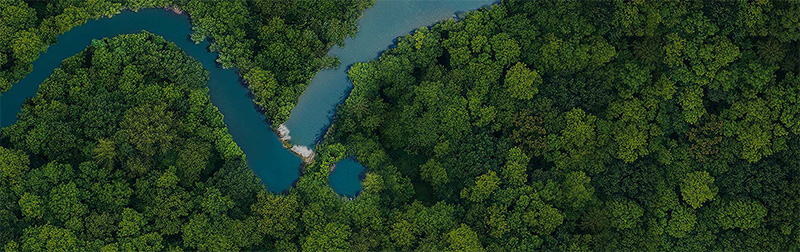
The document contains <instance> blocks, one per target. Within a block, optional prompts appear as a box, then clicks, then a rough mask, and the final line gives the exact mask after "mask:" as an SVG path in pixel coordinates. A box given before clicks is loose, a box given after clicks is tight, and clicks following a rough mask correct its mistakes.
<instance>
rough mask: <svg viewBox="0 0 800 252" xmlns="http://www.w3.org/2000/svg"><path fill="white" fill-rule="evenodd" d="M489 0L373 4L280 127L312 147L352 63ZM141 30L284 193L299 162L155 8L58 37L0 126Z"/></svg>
mask: <svg viewBox="0 0 800 252" xmlns="http://www.w3.org/2000/svg"><path fill="white" fill-rule="evenodd" d="M492 2H494V1H492V0H456V1H448V0H440V1H426V0H420V1H399V0H377V1H376V3H375V5H374V6H373V7H372V8H370V9H368V10H366V11H365V13H364V16H363V17H362V18H361V20H359V25H360V31H359V32H358V34H356V36H355V38H349V39H347V40H346V42H345V45H346V46H345V47H343V48H334V49H332V50H331V53H332V54H334V55H336V56H338V57H339V58H340V59H341V62H342V64H341V65H340V66H339V67H338V68H336V69H329V70H324V71H321V72H320V73H318V74H317V75H316V76H315V77H314V79H313V81H312V82H311V85H309V86H308V89H307V90H306V91H305V93H304V94H303V95H302V96H301V97H300V101H299V103H298V104H297V107H295V109H294V110H293V111H292V114H291V117H290V118H289V120H288V121H287V123H286V126H287V128H288V129H289V131H290V136H291V137H292V140H291V142H292V143H293V144H295V145H299V146H310V148H313V146H314V145H315V144H316V142H317V141H319V139H320V137H321V135H322V134H323V132H324V131H325V130H326V129H327V128H328V126H329V125H330V122H331V119H332V116H333V112H334V109H335V108H336V105H338V104H339V103H340V102H342V101H343V100H344V99H345V98H346V96H347V94H348V93H349V91H350V89H351V88H352V84H351V83H350V81H349V80H348V79H347V73H346V70H347V68H348V67H349V66H350V65H352V64H353V63H356V62H361V61H369V60H372V59H375V58H376V57H377V56H378V54H379V53H380V52H381V51H383V50H385V49H386V48H388V47H389V46H390V45H391V44H392V43H393V41H394V39H395V38H396V37H398V36H402V35H404V34H407V33H409V32H411V31H412V30H413V29H415V28H418V27H421V26H427V25H431V24H433V23H435V22H436V21H439V20H442V19H446V18H449V17H453V15H454V14H455V13H456V12H459V11H466V10H472V9H476V8H479V7H481V6H484V5H488V4H491V3H492ZM143 30H146V31H149V32H151V33H154V34H157V35H159V36H163V37H164V38H165V39H167V40H169V41H172V42H174V43H175V44H176V45H178V47H180V48H181V49H182V50H184V51H186V53H187V54H189V55H190V56H192V57H194V58H195V59H197V60H198V61H199V62H200V63H201V64H202V65H203V67H204V68H205V69H206V70H208V71H209V73H210V75H209V80H208V83H207V85H208V87H209V90H210V91H209V94H210V96H211V102H212V103H213V104H214V105H215V106H216V107H217V108H219V110H220V112H221V113H222V114H223V116H224V119H223V121H224V122H225V124H226V125H227V126H228V129H229V132H230V134H231V135H232V136H233V140H234V141H235V142H236V143H237V144H238V145H239V147H241V148H242V151H244V153H245V155H246V156H247V157H246V158H247V163H248V165H249V166H250V168H251V169H253V171H254V172H255V174H256V175H257V176H258V177H260V178H261V180H262V182H263V183H264V184H265V185H266V187H267V189H268V190H270V191H272V192H281V191H284V190H286V189H288V188H289V187H290V186H291V185H292V183H294V181H296V180H297V178H298V177H299V175H300V170H299V167H300V164H301V162H302V161H301V159H300V158H299V157H298V156H296V155H294V154H293V153H292V152H290V151H288V150H286V149H284V148H283V145H282V143H281V141H280V140H279V139H278V136H277V135H276V134H275V133H274V132H273V131H272V130H271V129H270V126H269V125H268V124H267V123H266V122H265V117H264V115H262V114H261V113H259V112H258V111H257V110H256V109H255V108H254V106H253V103H252V102H251V101H250V98H249V97H248V95H247V94H248V91H247V89H246V88H245V87H243V86H242V85H241V84H240V83H241V82H240V80H239V77H238V75H237V73H236V70H235V69H222V68H220V67H218V66H217V65H216V62H215V60H216V58H217V54H216V53H212V52H209V51H208V50H207V48H208V45H209V43H208V42H203V43H200V44H195V43H194V42H192V41H190V40H189V34H190V33H191V24H190V23H189V19H188V17H187V16H186V15H178V14H175V13H172V12H169V11H164V10H161V9H146V10H140V11H139V12H130V11H124V12H122V13H120V14H119V15H116V16H114V17H113V18H102V19H99V20H93V21H89V22H87V23H86V24H84V25H82V26H78V27H75V28H73V29H72V30H70V31H69V32H67V33H65V34H62V35H61V36H59V37H58V43H57V44H54V45H51V46H50V47H49V48H48V50H47V52H45V53H42V54H41V55H40V57H39V59H38V60H36V61H35V62H34V63H33V72H31V73H30V74H28V75H27V76H25V78H23V79H22V80H21V81H20V82H19V83H17V84H15V85H14V87H13V88H12V89H11V90H9V91H8V92H7V93H5V94H3V95H2V96H0V127H6V126H8V125H11V124H13V123H14V122H15V121H16V114H17V113H18V112H19V111H20V108H21V107H22V104H23V102H24V101H25V99H27V98H29V97H33V96H34V95H35V94H36V91H37V89H38V87H39V84H41V83H42V82H43V81H44V80H45V79H46V78H47V77H49V76H50V74H52V72H53V70H54V69H55V68H57V67H58V66H59V65H60V64H61V61H62V60H64V59H66V58H67V57H70V56H72V55H75V54H77V53H78V52H80V51H81V50H83V49H84V48H86V46H88V45H89V43H90V42H91V40H92V39H101V38H105V37H115V36H118V35H120V34H129V33H138V32H141V31H143ZM363 169H364V168H363V167H362V166H361V165H359V164H358V163H357V162H355V161H353V160H350V159H348V160H346V161H343V162H342V163H341V164H340V165H338V166H337V169H336V170H334V172H333V174H332V175H331V178H330V184H331V186H332V187H333V189H334V190H335V191H336V192H337V193H340V194H343V195H348V196H353V195H355V194H356V193H357V192H358V191H360V190H361V184H360V181H359V177H358V176H359V174H361V172H362V171H363Z"/></svg>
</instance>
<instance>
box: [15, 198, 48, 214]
mask: <svg viewBox="0 0 800 252" xmlns="http://www.w3.org/2000/svg"><path fill="white" fill-rule="evenodd" d="M19 208H20V210H21V211H22V215H23V216H25V217H27V218H32V219H40V218H42V214H43V212H42V199H41V198H39V196H36V195H35V194H31V193H25V194H24V195H22V197H20V198H19Z"/></svg>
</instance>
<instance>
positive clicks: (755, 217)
mask: <svg viewBox="0 0 800 252" xmlns="http://www.w3.org/2000/svg"><path fill="white" fill-rule="evenodd" d="M370 3H371V2H369V1H365V2H361V1H174V2H172V1H152V2H151V1H129V2H116V1H111V2H107V1H102V0H97V1H74V2H68V1H58V2H36V1H32V2H30V3H27V2H21V1H15V0H0V6H2V8H0V10H2V11H3V13H2V15H1V16H0V21H2V22H3V24H5V25H3V26H0V33H3V34H10V35H9V36H0V52H2V54H0V60H4V61H2V70H3V72H2V76H0V77H2V78H3V79H4V80H6V82H5V83H13V82H14V81H15V80H17V79H19V78H20V77H21V76H23V75H24V74H25V72H26V70H25V69H26V67H29V63H30V61H32V60H35V58H36V55H38V53H39V51H40V50H41V49H42V48H44V46H46V45H47V44H50V43H52V42H53V40H52V39H43V38H50V37H52V38H55V35H57V34H59V33H60V32H63V31H65V29H63V28H62V29H54V28H52V27H51V26H48V24H50V25H52V24H66V25H70V24H71V25H79V24H80V23H82V22H85V20H87V19H89V18H93V17H97V16H101V15H107V13H111V14H113V13H114V12H115V11H118V10H119V9H121V8H131V9H136V8H144V7H154V6H166V5H176V6H180V7H182V8H183V9H184V10H185V11H187V12H189V14H190V15H191V16H192V22H193V23H194V24H195V25H196V28H195V29H196V30H195V35H194V36H193V39H203V38H204V37H206V36H208V37H210V38H212V39H213V40H214V41H215V43H214V45H213V46H212V48H211V49H212V50H215V51H218V52H221V56H220V58H219V62H220V64H222V65H223V66H235V67H237V68H239V69H240V70H242V74H243V77H244V79H245V80H246V81H247V82H248V83H249V84H250V88H251V90H252V92H253V94H254V98H255V102H256V103H257V104H259V105H262V106H264V108H266V111H267V112H266V113H267V115H268V116H269V117H270V118H271V119H273V120H274V121H281V118H283V119H285V116H288V111H287V110H286V109H289V110H290V109H291V106H293V105H294V101H295V99H296V97H297V95H299V94H300V93H301V92H302V90H303V87H304V85H305V83H306V82H307V81H308V78H310V76H312V75H313V74H314V72H316V71H317V70H318V69H319V68H320V67H324V66H329V65H331V64H333V63H335V60H333V59H331V58H327V57H326V56H325V55H324V52H325V51H326V50H327V49H328V48H329V47H330V46H331V45H332V44H333V43H340V42H341V41H342V38H344V36H345V35H347V34H352V32H353V31H354V29H355V18H357V17H358V15H359V13H360V10H363V9H364V8H367V7H368V6H369V5H370ZM10 8H17V9H18V10H15V11H8V13H13V14H14V15H19V16H15V17H10V16H8V15H7V14H6V11H7V10H9V9H10ZM320 9H324V10H330V11H331V12H330V13H318V12H315V11H314V10H320ZM75 13H83V14H80V15H78V14H75ZM87 13H88V14H87ZM73 14H74V15H75V17H76V18H79V19H69V18H67V17H71V16H69V15H73ZM47 20H50V21H47ZM70 20H73V21H74V20H78V21H75V22H73V21H70ZM70 22H72V23H70ZM43 27H51V28H47V29H44V28H43ZM64 27H71V26H64ZM48 29H50V30H48ZM66 30H68V28H66ZM798 30H800V3H797V2H794V1H767V0H761V1H700V0H693V1H526V0H506V1H503V2H501V3H499V4H496V5H494V6H492V7H491V8H483V9H480V10H477V11H472V12H468V13H465V14H464V15H463V16H462V17H461V19H460V20H453V19H450V20H445V21H442V22H441V23H438V24H436V25H433V26H431V27H423V28H420V29H418V30H416V31H414V32H413V33H411V34H410V35H407V36H403V37H401V38H399V39H398V42H397V45H396V47H394V48H392V49H389V50H387V51H386V52H384V53H383V54H382V55H381V56H380V57H379V58H378V59H377V60H374V61H371V62H365V63H359V64H356V65H353V66H352V67H351V68H350V70H349V76H350V79H351V80H352V82H353V84H354V86H355V87H354V89H353V91H352V93H351V95H350V96H349V97H348V98H347V100H346V101H345V103H344V104H342V105H341V106H340V107H339V108H338V109H337V114H336V120H335V122H334V124H333V126H332V129H331V130H330V132H329V133H328V134H327V135H326V138H325V139H324V142H323V143H322V144H321V145H319V146H318V147H317V148H316V151H317V158H316V159H315V160H314V163H312V164H310V165H309V166H308V167H306V169H305V171H304V173H303V175H302V176H301V178H300V180H299V181H298V183H297V185H296V186H295V187H293V188H292V189H291V190H289V192H288V193H286V194H285V195H273V194H270V193H267V192H266V191H265V190H264V188H263V186H261V185H260V184H259V182H258V179H257V178H256V177H255V176H254V175H253V173H252V171H251V170H249V169H248V168H247V166H246V164H245V162H244V161H243V160H244V159H243V155H242V153H241V151H240V150H239V148H238V147H237V146H236V145H235V143H233V142H232V140H231V137H230V136H229V135H228V134H227V130H226V128H225V125H224V124H223V123H222V121H221V119H220V118H221V115H220V114H219V112H218V111H217V110H216V109H215V108H214V107H213V106H212V105H211V104H210V103H209V101H208V95H207V88H206V87H204V82H205V80H206V79H207V73H206V72H204V71H203V70H202V68H201V67H200V64H198V63H197V62H195V61H194V60H192V59H191V58H189V57H188V56H186V55H185V54H184V53H182V52H181V51H180V50H178V48H176V47H175V46H174V45H173V44H171V43H168V42H165V41H164V40H163V39H161V38H159V37H158V36H154V35H152V34H147V33H143V34H133V35H124V36H120V37H117V38H112V39H105V40H97V41H94V42H93V43H92V45H91V46H89V48H87V49H86V50H85V51H83V52H82V53H80V54H78V55H76V56H74V57H71V58H69V59H67V60H66V61H64V63H63V64H62V66H61V68H60V69H58V70H56V71H55V73H54V74H53V75H52V76H51V77H50V79H48V80H47V81H46V82H45V83H43V84H42V85H41V86H40V90H39V92H38V93H37V96H36V97H34V98H33V99H31V100H28V102H26V104H25V105H24V107H23V110H22V112H21V113H20V114H19V118H20V119H19V121H18V122H17V123H16V124H14V125H12V126H10V127H8V128H5V129H3V130H2V138H0V223H2V224H3V225H2V227H4V228H3V229H0V245H1V246H3V247H2V249H3V250H4V251H17V250H21V251H40V250H79V249H85V250H101V249H102V250H108V251H111V250H212V251H228V250H248V251H250V250H257V251H262V250H266V251H297V250H306V251H375V250H420V251H443V250H448V251H449V250H455V251H484V250H488V251H520V250H525V251H527V250H573V251H574V250H602V251H607V250H611V251H618V250H635V251H640V250H645V251H654V250H678V251H702V250H721V251H730V250H736V251H738V250H758V251H762V250H779V251H787V250H797V249H798V248H800V209H798V206H800V181H798V178H800V174H799V172H800V140H799V138H798V134H800V115H799V113H800V77H798V76H797V75H798V73H800V69H798V67H800V65H799V63H800V45H798V39H800V33H798ZM46 31H54V33H52V34H50V35H48V33H47V32H46ZM278 31H281V32H278ZM283 31H286V32H283ZM35 36H40V38H38V39H33V40H31V41H33V42H32V43H28V42H24V41H27V40H25V39H31V37H35ZM23 40H24V41H23ZM13 41H17V42H18V43H14V42H13ZM15 45H16V46H15ZM21 45H25V46H21ZM31 45H32V47H31ZM9 55H10V56H9ZM26 56H27V57H26ZM23 59H25V60H23ZM26 60H27V61H26ZM20 69H21V70H20ZM0 85H5V87H8V85H9V84H3V83H2V82H0ZM265 133H266V134H268V132H265ZM349 156H355V157H356V158H357V159H358V161H359V162H360V163H362V164H364V165H365V166H366V167H368V169H369V171H368V172H367V174H366V176H365V179H364V181H363V182H362V185H363V188H364V190H363V192H362V193H361V194H360V195H359V196H358V197H356V198H354V199H343V198H341V197H340V196H338V195H336V194H335V193H334V192H333V191H332V190H331V189H330V187H328V186H327V177H328V174H329V173H330V167H331V165H333V164H334V163H335V162H336V161H339V160H342V159H344V158H346V157H349Z"/></svg>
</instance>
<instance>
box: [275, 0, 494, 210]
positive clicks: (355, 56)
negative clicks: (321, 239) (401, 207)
mask: <svg viewBox="0 0 800 252" xmlns="http://www.w3.org/2000/svg"><path fill="white" fill-rule="evenodd" d="M494 2H495V0H436V1H425V0H419V1H400V0H376V1H375V5H374V6H372V8H369V9H367V10H366V11H365V12H364V16H363V17H361V19H360V20H359V21H358V25H359V30H358V33H357V34H356V36H355V37H354V38H348V39H346V40H345V47H336V48H333V49H331V51H330V54H332V55H336V56H337V57H339V59H340V60H341V62H342V63H341V65H339V67H338V68H335V69H328V70H323V71H320V72H319V73H317V75H315V76H314V79H313V80H312V81H311V84H310V85H309V86H308V88H307V89H306V91H305V92H304V93H303V95H302V96H300V100H299V101H298V103H297V106H295V107H294V109H293V110H292V114H291V116H290V117H289V120H287V121H286V123H285V125H286V127H287V128H288V129H289V131H290V135H291V137H292V139H291V142H292V144H295V145H302V146H310V147H313V146H314V145H316V143H317V142H318V141H319V140H320V139H321V138H322V135H323V134H324V133H325V131H327V129H328V127H329V126H330V124H331V119H332V117H333V115H334V110H335V109H336V106H337V105H338V104H340V103H342V102H343V101H344V99H345V98H347V95H349V94H350V90H351V89H352V88H353V84H352V83H350V80H349V79H348V78H347V69H348V68H350V66H351V65H353V64H354V63H357V62H366V61H370V60H373V59H376V58H377V57H378V56H379V55H380V53H381V52H383V51H384V50H386V49H387V48H389V46H391V45H392V44H394V42H395V39H396V38H397V37H399V36H403V35H406V34H409V33H410V32H411V31H413V30H414V29H417V28H419V27H422V26H430V25H433V24H434V23H436V22H438V21H441V20H444V19H447V18H451V17H454V16H455V14H456V13H457V12H462V11H467V10H474V9H478V8H480V7H482V6H488V5H490V4H492V3H494ZM363 170H364V168H363V167H361V165H359V164H358V163H356V162H355V161H353V160H350V159H348V160H345V161H342V162H340V163H339V165H338V166H337V167H336V169H335V170H334V171H333V173H331V177H330V179H329V184H330V185H331V187H333V189H334V190H336V192H338V193H339V194H346V195H351V196H352V195H355V192H357V191H360V190H361V183H360V182H359V178H358V176H357V175H358V174H360V173H361V172H362V171H363Z"/></svg>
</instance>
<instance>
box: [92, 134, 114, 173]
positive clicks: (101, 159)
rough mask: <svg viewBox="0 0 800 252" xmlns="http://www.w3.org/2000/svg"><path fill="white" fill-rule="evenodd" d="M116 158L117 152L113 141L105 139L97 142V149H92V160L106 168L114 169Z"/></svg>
mask: <svg viewBox="0 0 800 252" xmlns="http://www.w3.org/2000/svg"><path fill="white" fill-rule="evenodd" d="M116 157H117V150H116V147H115V145H114V141H111V140H107V139H102V138H101V139H100V140H97V147H95V148H94V159H95V160H96V161H97V162H98V163H101V164H104V165H105V166H106V167H108V168H112V167H114V161H115V159H116Z"/></svg>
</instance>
